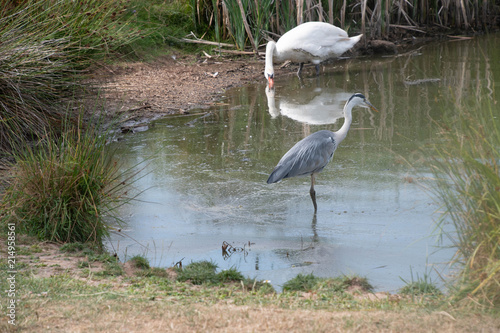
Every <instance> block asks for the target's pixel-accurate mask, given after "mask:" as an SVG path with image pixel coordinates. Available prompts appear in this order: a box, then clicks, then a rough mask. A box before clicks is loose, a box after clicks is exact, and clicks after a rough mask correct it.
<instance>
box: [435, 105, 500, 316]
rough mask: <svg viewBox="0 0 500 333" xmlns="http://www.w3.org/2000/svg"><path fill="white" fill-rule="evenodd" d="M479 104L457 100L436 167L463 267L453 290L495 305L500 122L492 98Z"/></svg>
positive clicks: (498, 294)
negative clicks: (468, 103)
mask: <svg viewBox="0 0 500 333" xmlns="http://www.w3.org/2000/svg"><path fill="white" fill-rule="evenodd" d="M475 103H478V104H477V105H474V106H471V105H459V104H457V105H456V110H457V113H458V116H457V119H456V120H455V121H454V123H452V124H447V125H446V126H443V128H442V132H443V133H444V135H443V136H444V137H443V140H444V141H445V143H444V144H440V145H438V146H435V147H434V153H435V156H434V158H433V159H432V166H433V168H434V172H435V175H436V178H437V188H436V189H435V192H436V195H437V197H438V198H439V200H440V201H441V202H443V204H444V208H445V211H444V214H443V217H442V220H441V225H442V226H443V228H444V227H445V225H446V223H448V222H450V221H451V223H452V224H453V226H454V229H455V232H454V233H447V235H448V236H449V237H450V239H451V240H452V241H453V242H454V245H455V246H456V247H457V249H458V250H457V254H456V258H455V259H456V262H457V263H458V264H459V268H460V273H459V275H458V276H457V284H456V285H455V290H454V291H455V292H454V294H453V295H454V296H455V297H456V298H457V299H459V300H465V301H471V302H469V303H470V304H481V305H483V306H488V307H493V306H499V305H500V246H499V244H500V124H499V122H498V121H497V120H496V113H497V112H496V111H498V110H496V111H494V106H493V102H492V101H491V100H490V99H489V98H484V99H480V100H479V101H477V102H475ZM470 110H482V111H486V112H474V113H472V112H470ZM450 128H451V129H450Z"/></svg>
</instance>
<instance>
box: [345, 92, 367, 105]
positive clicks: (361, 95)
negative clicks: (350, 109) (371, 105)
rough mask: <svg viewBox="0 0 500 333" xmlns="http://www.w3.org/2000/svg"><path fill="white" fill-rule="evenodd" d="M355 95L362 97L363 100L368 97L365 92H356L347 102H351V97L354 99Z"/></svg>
mask: <svg viewBox="0 0 500 333" xmlns="http://www.w3.org/2000/svg"><path fill="white" fill-rule="evenodd" d="M354 97H359V98H361V99H363V100H365V99H366V97H365V96H364V95H363V94H360V93H356V94H354V95H352V96H351V98H349V100H348V101H347V103H349V102H350V101H351V99H353V98H354Z"/></svg>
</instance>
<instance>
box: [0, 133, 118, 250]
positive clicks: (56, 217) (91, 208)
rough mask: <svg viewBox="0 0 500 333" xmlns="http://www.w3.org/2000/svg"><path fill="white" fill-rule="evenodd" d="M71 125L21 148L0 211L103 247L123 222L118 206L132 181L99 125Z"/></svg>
mask: <svg viewBox="0 0 500 333" xmlns="http://www.w3.org/2000/svg"><path fill="white" fill-rule="evenodd" d="M66 128H67V130H66V131H65V132H64V133H63V135H62V136H56V135H55V134H51V133H48V134H47V136H46V139H45V140H42V141H40V142H39V143H38V144H37V145H36V146H34V147H33V146H29V145H25V146H24V147H22V148H21V147H20V148H19V149H17V151H18V153H16V154H15V155H14V157H15V160H16V163H15V165H14V166H13V173H14V175H15V177H14V179H13V180H12V182H11V185H10V186H9V187H8V188H7V189H6V191H5V194H4V197H3V201H2V204H1V205H0V212H1V213H0V216H2V221H3V223H5V224H7V223H8V222H14V223H16V224H17V227H16V230H17V231H18V232H23V233H26V234H28V235H33V236H36V237H38V238H39V239H41V240H49V241H55V242H61V243H66V242H71V243H74V242H78V243H91V244H93V245H94V246H97V247H100V246H102V240H103V238H104V237H106V236H107V235H108V234H109V232H110V230H111V229H112V228H113V227H114V224H116V223H118V224H119V223H120V219H119V217H118V216H115V215H114V209H115V208H116V207H117V206H118V205H120V204H123V203H125V202H126V201H128V199H127V198H126V196H125V195H124V193H125V192H126V191H125V184H126V183H127V181H125V180H123V179H122V176H123V173H122V172H120V171H119V168H118V166H117V164H116V163H114V162H113V161H112V153H109V152H107V151H106V143H107V135H106V133H100V132H99V130H98V128H97V127H94V126H89V127H87V128H86V129H85V130H82V129H80V128H79V126H76V127H70V126H69V125H68V126H66ZM73 246H75V247H79V245H73ZM68 247H70V245H68Z"/></svg>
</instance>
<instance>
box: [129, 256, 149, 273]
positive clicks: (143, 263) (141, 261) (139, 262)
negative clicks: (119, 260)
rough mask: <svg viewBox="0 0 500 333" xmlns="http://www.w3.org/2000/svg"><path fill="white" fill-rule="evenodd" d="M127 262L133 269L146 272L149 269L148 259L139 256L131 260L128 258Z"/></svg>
mask: <svg viewBox="0 0 500 333" xmlns="http://www.w3.org/2000/svg"><path fill="white" fill-rule="evenodd" d="M128 262H130V263H131V264H132V265H133V266H134V267H135V268H139V269H142V270H147V269H150V268H151V267H150V266H149V261H148V259H146V258H145V257H143V256H140V255H136V256H133V257H132V258H130V260H129V261H128Z"/></svg>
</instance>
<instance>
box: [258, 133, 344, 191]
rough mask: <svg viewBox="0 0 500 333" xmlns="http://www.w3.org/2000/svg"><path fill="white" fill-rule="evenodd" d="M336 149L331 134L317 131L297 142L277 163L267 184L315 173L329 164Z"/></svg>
mask: <svg viewBox="0 0 500 333" xmlns="http://www.w3.org/2000/svg"><path fill="white" fill-rule="evenodd" d="M336 148H337V144H336V142H335V140H334V136H333V133H332V132H330V131H319V132H316V133H313V134H311V135H309V136H308V137H306V138H305V139H303V140H301V141H299V142H297V143H296V144H295V146H293V147H292V148H291V149H290V150H289V151H288V152H287V153H286V154H285V155H284V156H283V157H282V158H281V160H280V161H279V162H278V165H277V166H276V167H275V168H274V170H273V172H272V173H271V175H270V176H269V178H268V180H267V183H268V184H271V183H276V182H278V181H280V180H281V179H283V178H290V177H295V176H304V175H308V174H311V173H317V172H320V171H321V170H323V168H324V167H325V166H326V165H327V164H328V162H330V160H331V159H332V157H333V153H334V152H335V149H336Z"/></svg>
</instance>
